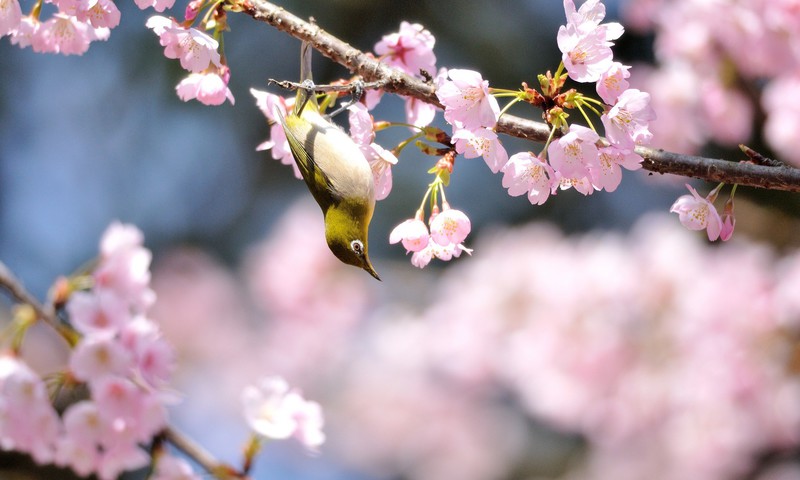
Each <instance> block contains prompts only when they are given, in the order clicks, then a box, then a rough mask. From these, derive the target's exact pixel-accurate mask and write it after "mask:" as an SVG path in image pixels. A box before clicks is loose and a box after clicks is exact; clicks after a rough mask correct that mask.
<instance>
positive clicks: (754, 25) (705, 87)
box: [622, 0, 800, 165]
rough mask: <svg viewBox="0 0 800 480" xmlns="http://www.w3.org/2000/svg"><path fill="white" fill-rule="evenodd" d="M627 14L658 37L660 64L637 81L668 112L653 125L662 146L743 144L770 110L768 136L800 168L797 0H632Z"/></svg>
mask: <svg viewBox="0 0 800 480" xmlns="http://www.w3.org/2000/svg"><path fill="white" fill-rule="evenodd" d="M622 13H623V15H624V17H625V19H626V21H627V22H628V23H629V24H631V25H632V26H633V27H634V28H635V29H637V30H639V31H641V32H643V33H648V34H650V33H654V34H655V56H656V59H657V61H658V64H657V66H656V68H651V69H644V68H643V69H642V70H643V72H647V73H646V74H645V75H644V76H642V77H640V78H639V81H638V82H637V83H638V84H639V85H642V86H643V87H644V88H647V89H648V90H649V91H652V92H653V94H654V95H653V98H654V102H655V107H656V108H657V109H658V111H659V112H663V114H662V115H661V116H660V117H659V120H658V121H657V122H655V123H654V125H653V132H654V133H655V134H656V135H657V136H658V138H659V144H660V145H663V146H664V147H665V148H668V149H672V150H676V151H685V152H693V151H697V150H698V149H700V148H701V147H702V146H703V145H704V144H705V143H707V142H708V141H713V142H716V143H717V144H722V145H730V146H736V145H737V144H739V143H746V142H747V141H748V139H750V137H751V136H752V134H753V128H754V121H757V120H758V117H759V116H760V115H765V117H766V120H765V121H764V122H763V138H764V140H765V141H766V142H767V144H768V145H769V146H770V147H771V148H772V149H773V150H774V151H775V152H776V153H777V154H778V155H779V156H780V157H781V158H784V159H786V160H788V161H791V162H793V163H795V164H798V165H800V143H799V142H800V139H798V136H797V135H796V134H795V132H796V131H797V129H798V122H800V102H798V101H797V95H795V94H794V92H796V91H797V88H798V85H800V76H798V71H800V69H798V66H800V51H798V49H797V48H796V45H797V44H798V41H800V29H798V28H797V25H798V24H799V22H800V11H798V9H797V5H796V4H795V2H792V1H771V0H746V1H739V2H705V1H701V0H676V1H663V0H650V1H646V2H641V1H632V0H629V1H627V2H623V8H622ZM742 52H747V54H746V55H743V54H742Z"/></svg>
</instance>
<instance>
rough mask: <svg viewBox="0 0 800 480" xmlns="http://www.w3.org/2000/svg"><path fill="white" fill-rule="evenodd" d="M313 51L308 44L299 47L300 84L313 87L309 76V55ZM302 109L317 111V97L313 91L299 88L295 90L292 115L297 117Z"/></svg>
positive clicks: (304, 43) (312, 81)
mask: <svg viewBox="0 0 800 480" xmlns="http://www.w3.org/2000/svg"><path fill="white" fill-rule="evenodd" d="M313 52H314V49H313V48H312V47H311V43H310V42H303V44H302V45H301V46H300V83H303V84H306V85H308V86H313V85H314V80H313V78H312V75H311V54H312V53H313ZM304 108H311V109H313V110H314V111H317V112H318V111H319V105H318V104H317V97H316V95H315V94H314V91H313V90H310V89H305V88H299V89H298V90H297V99H296V100H295V102H294V114H295V115H297V116H298V117H299V116H300V114H301V113H302V112H303V109H304Z"/></svg>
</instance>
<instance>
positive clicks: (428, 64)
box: [375, 21, 436, 78]
mask: <svg viewBox="0 0 800 480" xmlns="http://www.w3.org/2000/svg"><path fill="white" fill-rule="evenodd" d="M435 43H436V39H435V38H434V37H433V35H431V32H429V31H428V30H426V29H425V28H424V27H423V26H422V25H420V24H418V23H409V22H405V21H403V22H400V31H399V32H397V33H392V34H389V35H384V36H383V39H382V40H381V41H379V42H378V43H376V44H375V53H377V54H378V55H380V56H381V57H383V60H384V61H385V62H386V63H387V64H389V65H391V66H393V67H395V68H398V69H400V70H402V71H404V72H406V73H408V74H409V75H412V76H415V77H419V78H421V75H420V71H424V72H427V73H428V74H430V75H433V74H434V73H435V72H436V56H435V55H434V53H433V46H434V44H435Z"/></svg>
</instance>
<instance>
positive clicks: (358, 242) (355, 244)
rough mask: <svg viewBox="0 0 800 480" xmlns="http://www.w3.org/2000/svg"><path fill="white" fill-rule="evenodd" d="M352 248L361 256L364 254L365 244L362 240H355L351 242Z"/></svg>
mask: <svg viewBox="0 0 800 480" xmlns="http://www.w3.org/2000/svg"><path fill="white" fill-rule="evenodd" d="M350 249H351V250H353V253H355V254H356V255H358V256H359V257H360V256H362V255H364V244H363V243H361V240H353V241H352V242H350Z"/></svg>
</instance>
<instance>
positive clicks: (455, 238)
mask: <svg viewBox="0 0 800 480" xmlns="http://www.w3.org/2000/svg"><path fill="white" fill-rule="evenodd" d="M430 225H431V239H432V240H433V241H434V242H436V243H438V244H439V245H440V246H443V247H446V246H449V245H451V244H455V245H458V244H460V243H461V242H463V241H464V239H465V238H467V235H469V232H470V230H472V224H471V223H470V221H469V217H467V215H466V214H465V213H464V212H462V211H461V210H456V209H454V208H450V206H449V205H448V204H447V203H446V202H445V203H444V205H443V208H442V211H441V213H439V214H438V215H436V217H434V219H433V220H431V223H430Z"/></svg>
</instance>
